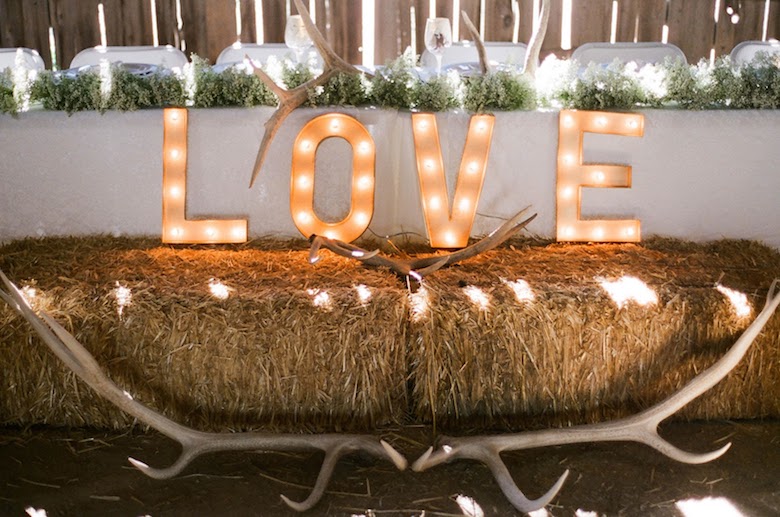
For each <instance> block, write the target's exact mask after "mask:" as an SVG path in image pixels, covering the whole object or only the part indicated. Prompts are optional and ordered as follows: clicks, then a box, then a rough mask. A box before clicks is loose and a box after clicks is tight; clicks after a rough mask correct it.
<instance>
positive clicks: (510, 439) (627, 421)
mask: <svg viewBox="0 0 780 517" xmlns="http://www.w3.org/2000/svg"><path fill="white" fill-rule="evenodd" d="M778 287H780V279H777V280H775V281H774V282H772V285H771V287H770V288H769V293H768V294H767V300H766V303H765V304H764V308H763V309H762V311H761V313H759V314H758V316H756V318H755V320H754V321H753V322H752V323H751V324H750V326H749V327H748V328H747V329H746V330H745V331H744V332H743V333H742V335H741V336H740V337H739V339H737V341H736V342H735V343H734V345H732V347H731V349H729V351H728V352H726V354H725V355H724V356H723V357H721V358H720V359H719V360H718V361H716V362H715V363H714V364H713V365H712V366H710V367H709V368H707V369H706V370H704V371H703V372H701V373H700V374H699V375H697V376H696V377H694V378H693V379H692V380H691V381H690V382H689V383H688V384H687V385H686V386H685V387H683V388H682V389H681V390H679V391H678V392H676V393H674V394H673V395H671V396H670V397H667V398H666V399H664V400H663V401H661V402H659V403H658V404H655V405H654V406H652V407H650V408H648V409H646V410H645V411H642V412H640V413H638V414H636V415H633V416H630V417H626V418H621V419H618V420H614V421H612V422H602V423H598V424H587V425H580V426H574V427H568V428H561V429H546V430H543V431H531V432H525V433H515V434H505V435H495V436H471V437H459V438H449V437H442V438H441V439H440V440H439V442H440V443H441V447H440V448H439V449H438V450H436V451H434V450H433V449H432V448H431V449H428V450H427V451H426V452H425V453H424V454H423V455H422V456H420V458H418V459H417V460H416V461H415V462H414V463H413V464H412V470H414V471H416V472H420V471H423V470H426V469H428V468H431V467H434V466H436V465H439V464H441V463H444V462H448V461H452V460H454V459H460V458H469V459H476V460H479V461H483V462H484V463H486V464H487V465H488V466H489V467H490V468H491V470H492V471H493V475H494V476H495V477H496V481H497V482H498V483H499V485H501V487H502V490H503V491H504V494H505V495H506V496H507V498H509V500H510V501H512V504H515V499H513V498H514V497H515V495H513V494H514V490H515V489H517V487H516V486H515V485H514V482H511V486H510V485H509V483H510V481H511V476H510V475H509V473H508V472H505V470H506V466H505V465H503V462H501V463H502V464H501V465H500V466H499V465H498V464H497V461H499V462H500V456H499V454H500V453H501V452H503V451H510V450H523V449H534V448H539V447H549V446H553V445H567V444H573V443H589V442H614V441H632V442H637V443H643V444H645V445H648V446H650V447H652V448H654V449H655V450H657V451H659V452H660V453H662V454H664V455H665V456H667V457H668V458H671V459H673V460H676V461H679V462H682V463H689V464H699V463H706V462H708V461H712V460H714V459H716V458H719V457H720V456H721V455H723V454H724V453H725V452H726V451H727V450H728V449H729V447H731V443H727V444H726V445H724V446H723V447H721V448H720V449H718V450H715V451H712V452H707V453H692V452H688V451H684V450H682V449H680V448H678V447H676V446H675V445H673V444H671V443H670V442H668V441H667V440H665V439H663V438H662V437H661V436H660V435H659V434H658V425H659V424H660V423H661V421H663V420H664V419H666V418H668V417H669V416H671V415H672V414H674V413H676V412H677V411H679V410H680V409H681V408H682V407H684V406H685V405H686V404H688V403H690V402H691V401H693V400H694V399H695V398H697V397H699V396H700V395H701V394H702V393H704V392H706V391H707V390H709V389H710V388H712V387H713V386H715V385H716V384H717V383H718V382H720V381H721V380H722V379H723V378H724V377H726V375H728V373H729V372H730V371H731V370H733V369H734V367H735V366H736V365H737V364H738V363H739V361H740V360H741V359H742V358H743V357H744V355H745V353H746V352H747V350H748V349H749V348H750V346H751V345H752V344H753V343H754V342H755V340H756V337H758V335H759V334H760V333H761V331H762V330H763V328H764V326H766V324H767V322H768V321H769V319H770V318H771V317H772V315H773V314H774V313H775V311H776V310H777V308H778V306H780V289H778ZM564 479H565V474H564V476H562V477H561V478H560V479H559V480H558V483H556V485H555V486H554V487H553V488H555V487H558V488H560V486H559V485H560V484H562V483H563V480H564ZM552 491H553V489H551V490H550V491H549V492H548V494H551V493H552ZM545 497H547V496H546V495H545V496H544V497H542V498H540V499H539V500H538V501H541V500H543V499H544V498H545ZM520 502H522V500H520ZM515 506H517V505H516V504H515ZM518 508H519V507H518Z"/></svg>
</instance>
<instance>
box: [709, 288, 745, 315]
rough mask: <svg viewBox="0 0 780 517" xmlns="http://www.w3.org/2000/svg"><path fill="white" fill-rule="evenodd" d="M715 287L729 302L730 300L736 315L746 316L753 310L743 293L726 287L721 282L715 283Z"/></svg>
mask: <svg viewBox="0 0 780 517" xmlns="http://www.w3.org/2000/svg"><path fill="white" fill-rule="evenodd" d="M715 289H717V290H718V292H719V293H721V294H722V295H723V296H725V297H726V298H728V299H729V302H731V307H732V308H733V309H734V313H735V314H736V315H737V317H739V318H746V317H748V316H750V313H752V312H753V309H752V308H751V306H750V303H749V302H748V299H747V296H746V295H745V293H741V292H739V291H735V290H734V289H729V288H728V287H726V286H723V285H721V284H717V285H716V286H715Z"/></svg>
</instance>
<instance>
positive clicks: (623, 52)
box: [571, 42, 687, 69]
mask: <svg viewBox="0 0 780 517" xmlns="http://www.w3.org/2000/svg"><path fill="white" fill-rule="evenodd" d="M667 57H671V58H672V59H678V60H680V61H683V62H687V60H686V59H685V54H684V53H683V51H682V50H680V48H679V47H677V46H675V45H672V44H671V43H655V42H641V43H630V42H629V43H625V42H621V43H585V44H583V45H580V46H579V47H577V48H576V49H574V52H572V54H571V59H572V60H576V61H577V62H578V63H579V64H580V68H583V69H584V68H587V67H588V65H590V63H596V64H598V65H609V64H610V63H612V62H613V61H614V60H615V59H617V60H619V61H621V62H623V63H629V62H631V61H633V62H634V63H636V64H637V66H639V67H642V66H644V65H647V64H657V63H663V61H664V60H665V59H666V58H667Z"/></svg>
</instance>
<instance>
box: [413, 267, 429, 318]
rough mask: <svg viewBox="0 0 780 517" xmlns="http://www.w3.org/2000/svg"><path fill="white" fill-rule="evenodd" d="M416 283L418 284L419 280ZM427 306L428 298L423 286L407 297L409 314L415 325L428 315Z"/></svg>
mask: <svg viewBox="0 0 780 517" xmlns="http://www.w3.org/2000/svg"><path fill="white" fill-rule="evenodd" d="M418 276H419V275H418ZM417 281H418V282H419V281H420V279H418V280H417ZM429 306H430V296H429V295H428V289H426V288H425V286H420V288H419V289H418V290H417V292H416V293H412V294H410V295H409V314H410V315H411V317H412V321H413V322H415V323H417V322H419V321H422V320H423V319H425V317H426V316H427V315H428V310H429Z"/></svg>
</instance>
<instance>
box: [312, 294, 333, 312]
mask: <svg viewBox="0 0 780 517" xmlns="http://www.w3.org/2000/svg"><path fill="white" fill-rule="evenodd" d="M306 294H308V295H309V296H311V297H312V298H311V303H312V304H313V305H314V306H315V307H317V308H318V309H322V310H324V311H330V310H331V309H332V308H333V303H332V302H331V299H330V294H329V293H328V291H325V290H324V289H306Z"/></svg>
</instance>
